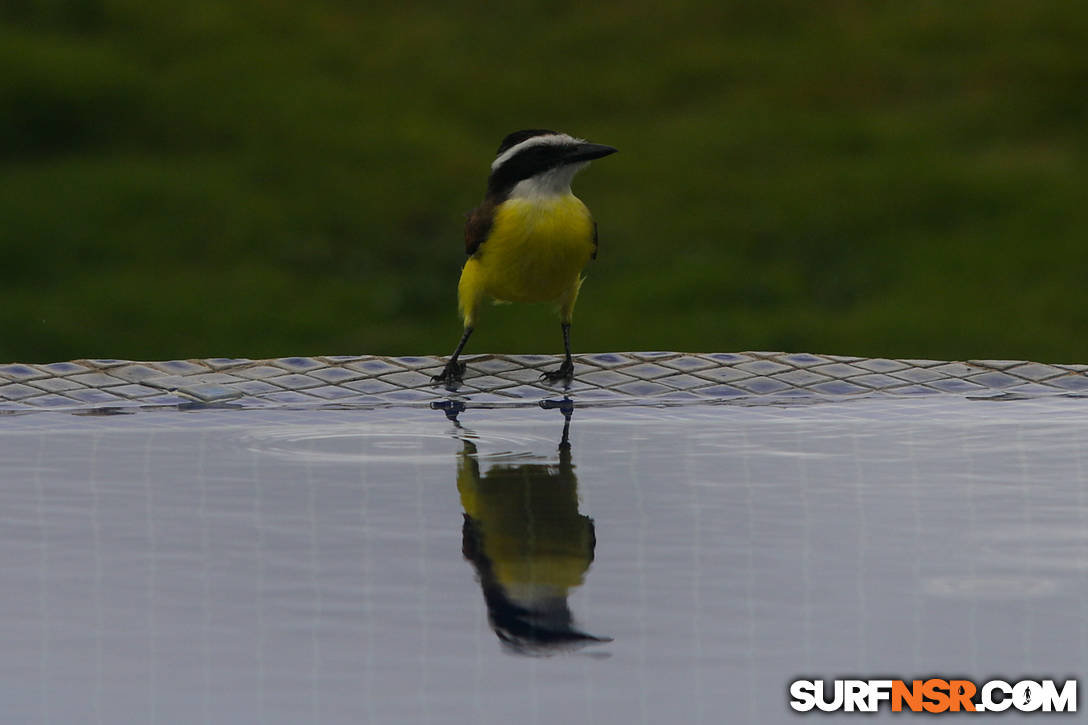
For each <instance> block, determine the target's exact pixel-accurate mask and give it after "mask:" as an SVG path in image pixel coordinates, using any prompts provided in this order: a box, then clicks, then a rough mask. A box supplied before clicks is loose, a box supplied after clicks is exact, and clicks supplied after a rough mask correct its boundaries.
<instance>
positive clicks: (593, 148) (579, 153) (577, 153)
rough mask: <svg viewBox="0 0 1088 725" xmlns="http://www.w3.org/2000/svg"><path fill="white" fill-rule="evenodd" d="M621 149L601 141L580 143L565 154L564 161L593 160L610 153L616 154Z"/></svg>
mask: <svg viewBox="0 0 1088 725" xmlns="http://www.w3.org/2000/svg"><path fill="white" fill-rule="evenodd" d="M617 151H619V149H616V148H613V147H611V146H605V145H604V144H599V143H583V144H578V145H577V146H575V147H574V148H572V149H571V150H570V151H568V152H567V153H566V155H565V156H564V159H563V160H564V161H566V162H567V163H573V162H576V161H592V160H593V159H599V158H603V157H605V156H608V155H609V154H614V153H616V152H617Z"/></svg>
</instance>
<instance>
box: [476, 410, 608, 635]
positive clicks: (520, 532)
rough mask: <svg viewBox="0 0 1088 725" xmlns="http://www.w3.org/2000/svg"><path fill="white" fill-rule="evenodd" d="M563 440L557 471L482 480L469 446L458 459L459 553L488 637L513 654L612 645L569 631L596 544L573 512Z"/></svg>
mask: <svg viewBox="0 0 1088 725" xmlns="http://www.w3.org/2000/svg"><path fill="white" fill-rule="evenodd" d="M564 413H565V414H566V416H567V418H568V423H569V412H568V411H564ZM566 434H567V427H566V426H564V429H563V441H562V442H561V443H560V448H559V465H558V466H555V465H545V464H537V463H530V464H523V465H517V466H514V465H496V466H492V467H491V468H489V469H488V471H487V473H486V474H484V475H483V476H481V475H480V465H479V462H478V461H477V459H476V446H475V445H474V444H473V443H472V442H471V441H468V440H466V441H465V442H464V450H463V451H462V453H461V454H460V457H459V460H458V467H457V490H458V491H459V492H460V494H461V504H462V506H463V507H464V510H465V523H464V528H463V530H462V533H463V540H462V552H463V553H464V556H465V558H466V559H468V560H469V561H470V562H472V565H473V566H474V567H475V568H476V574H477V576H478V577H479V580H480V586H481V588H482V589H483V592H484V600H485V602H486V603H487V612H488V620H489V621H490V623H491V626H492V628H493V629H494V630H495V634H497V635H498V636H499V639H500V640H502V642H503V644H504V645H506V646H507V647H509V648H510V649H511V650H513V651H514V652H517V653H520V654H535V655H541V654H551V653H553V652H556V651H560V650H563V649H572V648H577V647H581V646H584V645H587V644H592V643H594V642H610V641H611V639H610V638H607V637H595V636H593V635H590V634H586V633H585V632H581V631H579V630H578V629H576V628H575V627H574V623H573V620H572V617H571V612H570V608H569V607H568V606H567V597H568V596H569V595H570V592H571V590H572V589H575V588H577V587H579V586H581V584H582V579H583V577H584V576H585V573H586V571H587V570H588V569H589V565H590V564H591V563H592V562H593V550H594V547H595V545H596V539H595V536H594V529H593V519H591V518H589V517H588V516H584V515H582V514H580V513H578V479H577V478H575V476H574V466H573V465H572V464H571V455H570V446H569V444H567V435H566Z"/></svg>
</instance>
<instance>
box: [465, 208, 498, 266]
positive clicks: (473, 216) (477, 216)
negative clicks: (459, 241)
mask: <svg viewBox="0 0 1088 725" xmlns="http://www.w3.org/2000/svg"><path fill="white" fill-rule="evenodd" d="M494 217H495V203H494V202H492V201H489V200H485V201H484V203H483V204H480V205H479V206H478V207H476V208H475V209H473V210H472V211H471V212H469V215H468V221H466V222H465V254H468V255H470V256H471V255H473V254H476V250H478V249H479V248H480V245H481V244H483V243H484V242H485V241H487V235H488V234H490V233H491V221H492V219H494Z"/></svg>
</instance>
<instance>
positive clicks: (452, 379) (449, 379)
mask: <svg viewBox="0 0 1088 725" xmlns="http://www.w3.org/2000/svg"><path fill="white" fill-rule="evenodd" d="M464 374H465V363H459V362H457V361H456V360H450V361H449V362H448V363H446V367H444V368H442V372H440V373H439V374H438V375H435V376H433V377H432V378H431V382H432V383H436V384H437V383H441V384H443V385H447V386H449V385H456V384H457V383H459V382H461V380H462V378H463V377H464Z"/></svg>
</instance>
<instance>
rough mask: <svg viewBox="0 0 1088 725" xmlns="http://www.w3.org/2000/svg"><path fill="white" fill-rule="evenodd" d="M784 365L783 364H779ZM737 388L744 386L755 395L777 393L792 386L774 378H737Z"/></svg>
mask: <svg viewBox="0 0 1088 725" xmlns="http://www.w3.org/2000/svg"><path fill="white" fill-rule="evenodd" d="M781 367H785V366H781ZM736 386H737V387H738V388H744V389H745V390H748V391H750V392H753V393H756V394H757V395H767V394H769V393H777V392H779V391H782V390H788V389H789V388H791V387H792V386H791V385H790V384H789V383H784V382H782V381H781V380H775V379H774V378H764V377H759V378H748V379H747V380H739V381H737V383H736Z"/></svg>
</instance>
